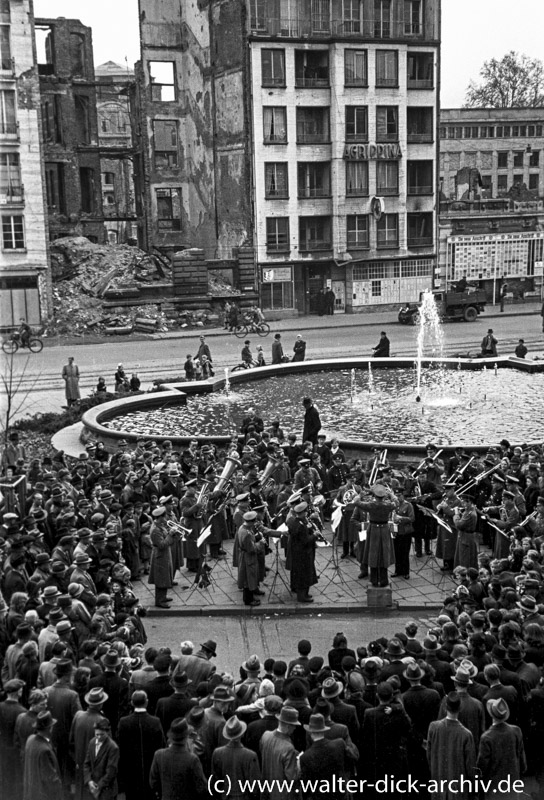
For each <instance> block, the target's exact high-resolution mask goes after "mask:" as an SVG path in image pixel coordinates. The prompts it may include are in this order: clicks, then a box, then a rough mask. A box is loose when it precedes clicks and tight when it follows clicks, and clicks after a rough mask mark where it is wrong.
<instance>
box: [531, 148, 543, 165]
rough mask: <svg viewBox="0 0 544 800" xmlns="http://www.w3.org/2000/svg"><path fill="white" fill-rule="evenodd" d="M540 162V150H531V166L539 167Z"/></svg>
mask: <svg viewBox="0 0 544 800" xmlns="http://www.w3.org/2000/svg"><path fill="white" fill-rule="evenodd" d="M539 164H540V150H531V154H530V155H529V166H530V167H538V165H539Z"/></svg>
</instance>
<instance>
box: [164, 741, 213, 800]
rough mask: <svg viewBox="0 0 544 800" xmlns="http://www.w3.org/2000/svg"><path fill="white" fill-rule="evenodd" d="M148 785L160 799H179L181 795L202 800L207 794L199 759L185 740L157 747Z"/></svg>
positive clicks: (194, 799) (192, 799)
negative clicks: (158, 748)
mask: <svg viewBox="0 0 544 800" xmlns="http://www.w3.org/2000/svg"><path fill="white" fill-rule="evenodd" d="M149 784H150V786H151V789H152V790H153V792H154V794H155V795H156V796H157V797H160V799H161V800H180V798H181V797H187V798H191V800H204V798H205V797H209V795H208V793H207V786H206V778H205V777H204V772H203V770H202V764H201V763H200V759H199V758H198V756H196V755H194V753H191V751H190V750H189V749H188V747H187V745H186V744H185V743H183V744H171V745H170V746H169V747H167V748H165V749H163V750H157V752H156V753H155V755H154V757H153V763H152V764H151V772H150V774H149Z"/></svg>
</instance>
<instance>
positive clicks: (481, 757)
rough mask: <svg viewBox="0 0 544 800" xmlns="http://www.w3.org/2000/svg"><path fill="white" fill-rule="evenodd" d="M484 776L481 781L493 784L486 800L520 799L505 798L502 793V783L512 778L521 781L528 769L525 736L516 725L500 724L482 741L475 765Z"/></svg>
mask: <svg viewBox="0 0 544 800" xmlns="http://www.w3.org/2000/svg"><path fill="white" fill-rule="evenodd" d="M476 766H477V767H478V769H480V770H481V772H482V780H484V781H487V780H490V781H491V786H490V787H489V789H488V790H487V792H486V793H485V797H486V800H487V799H489V800H491V798H496V797H497V796H500V795H502V797H515V796H518V795H516V794H515V793H514V792H512V794H508V795H506V793H504V792H500V790H499V786H498V785H499V782H500V781H501V780H504V779H505V778H510V782H511V783H510V785H511V784H512V782H513V781H515V780H519V779H520V778H521V776H522V774H523V773H524V772H525V770H526V768H527V762H526V760H525V750H524V747H523V735H522V733H521V730H520V729H519V728H518V726H517V725H509V724H508V723H507V722H500V723H499V724H498V725H492V726H491V728H489V730H487V731H486V732H485V733H484V734H483V736H482V738H481V739H480V747H479V751H478V760H477V763H476Z"/></svg>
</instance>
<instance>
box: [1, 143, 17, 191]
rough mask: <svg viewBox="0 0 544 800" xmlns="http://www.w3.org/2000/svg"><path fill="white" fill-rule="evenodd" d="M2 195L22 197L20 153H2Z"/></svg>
mask: <svg viewBox="0 0 544 800" xmlns="http://www.w3.org/2000/svg"><path fill="white" fill-rule="evenodd" d="M0 195H3V196H6V195H7V196H8V197H22V195H23V186H22V183H21V164H20V162H19V153H0Z"/></svg>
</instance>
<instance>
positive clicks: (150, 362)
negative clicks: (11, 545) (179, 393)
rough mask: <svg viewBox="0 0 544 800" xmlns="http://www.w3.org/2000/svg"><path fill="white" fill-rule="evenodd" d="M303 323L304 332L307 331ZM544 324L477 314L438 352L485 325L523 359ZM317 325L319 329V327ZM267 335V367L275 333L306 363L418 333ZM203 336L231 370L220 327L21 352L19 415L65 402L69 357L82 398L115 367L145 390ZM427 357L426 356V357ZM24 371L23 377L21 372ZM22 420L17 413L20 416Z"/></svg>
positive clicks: (235, 349) (382, 319)
mask: <svg viewBox="0 0 544 800" xmlns="http://www.w3.org/2000/svg"><path fill="white" fill-rule="evenodd" d="M305 324H306V325H307V326H308V328H307V329H305ZM541 325H542V318H541V317H540V316H538V315H531V316H521V315H520V316H517V315H515V314H512V313H510V314H505V315H504V317H502V316H501V317H500V318H498V317H494V318H492V317H488V318H487V319H486V315H485V314H484V315H482V316H481V317H480V318H479V319H478V320H477V321H476V322H473V323H463V322H450V323H446V324H445V325H444V342H445V346H444V354H445V355H453V354H455V353H463V354H466V353H468V352H471V353H473V354H476V353H477V352H479V348H480V342H481V340H482V337H483V336H484V334H485V333H486V331H487V329H488V327H492V328H493V329H494V331H495V335H496V336H497V338H498V340H499V345H498V350H499V355H510V354H513V351H514V348H515V346H516V344H517V341H518V339H519V338H520V337H522V338H524V339H525V342H526V345H527V347H528V349H529V357H531V355H534V354H537V353H538V354H540V355H541V354H542V350H543V339H542V333H541ZM317 326H318V327H317ZM271 328H272V332H271V333H270V335H269V336H268V337H266V338H259V337H257V336H251V337H250V339H251V346H252V350H253V352H255V350H256V347H257V345H258V344H262V345H263V347H264V352H265V358H266V359H267V362H268V363H269V362H270V351H271V346H272V340H273V336H274V333H275V332H277V331H279V332H281V336H282V342H283V347H284V351H285V352H286V353H287V354H292V348H293V344H294V341H295V339H296V335H297V333H301V334H302V335H303V336H304V338H305V340H306V342H307V349H306V358H307V360H308V359H313V358H326V357H328V358H340V357H342V356H357V355H359V356H367V355H371V354H372V348H373V347H374V346H375V345H376V344H377V342H378V339H379V336H380V330H382V329H383V330H386V331H387V334H388V336H389V339H390V340H391V355H392V356H406V355H415V353H416V339H417V334H418V328H416V327H413V326H405V325H400V324H399V323H398V322H397V320H396V314H395V312H389V313H387V314H386V313H377V314H365V315H356V316H344V315H340V314H337V315H335V316H334V317H322V318H319V317H303V318H300V319H298V320H297V319H289V320H283V321H282V322H280V323H272V325H271ZM201 333H204V334H205V335H207V337H208V343H209V345H210V349H211V352H212V356H213V359H214V367H215V371H216V374H221V373H222V372H223V370H224V368H225V367H233V366H235V365H236V364H238V363H239V361H240V352H241V349H242V347H243V340H241V339H237V338H236V337H235V336H234V335H233V334H229V333H227V332H226V331H224V332H221V331H220V330H218V329H210V330H207V329H195V330H193V331H191V332H190V333H184V334H183V335H182V337H180V338H172V334H166V335H165V338H162V339H149V340H146V341H131V340H130V339H113V340H111V341H107V342H103V343H100V344H81V345H78V346H73V345H72V344H70V345H65V344H59V345H56V344H55V345H50V344H48V346H46V347H44V349H43V350H42V352H41V353H39V354H37V355H32V354H31V355H30V356H28V355H27V354H26V353H25V352H21V351H19V352H18V353H17V354H16V355H15V356H14V373H15V375H16V376H17V377H18V378H20V380H21V393H22V392H25V391H26V392H28V397H27V398H26V400H25V403H24V409H23V413H26V414H33V413H36V412H38V411H39V412H42V413H43V412H47V411H59V410H60V409H61V407H62V406H63V405H64V403H65V398H64V387H63V382H62V379H61V372H62V367H63V365H64V364H65V363H66V362H67V359H68V356H69V355H73V356H74V357H75V362H76V364H77V365H78V366H79V372H80V375H81V379H80V389H81V394H82V396H85V395H88V394H90V392H91V391H92V390H93V389H94V387H95V385H96V382H97V380H98V378H99V376H103V377H104V378H105V380H106V383H107V385H108V388H109V389H110V390H111V389H112V388H113V376H114V373H115V370H116V368H117V365H118V363H122V364H123V365H124V368H125V372H126V374H127V375H128V376H129V377H130V375H131V373H132V372H137V373H138V374H139V376H140V379H141V381H142V389H144V390H147V389H148V388H150V386H151V385H152V382H153V380H155V379H158V378H161V379H173V378H176V377H180V376H182V375H183V363H184V361H185V358H186V355H187V353H192V354H193V355H194V354H195V353H196V351H197V349H198V342H199V336H200V335H201ZM427 355H431V353H427ZM4 369H5V368H4ZM23 372H24V374H23ZM21 415H23V414H21V413H20V414H19V415H18V416H21Z"/></svg>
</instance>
